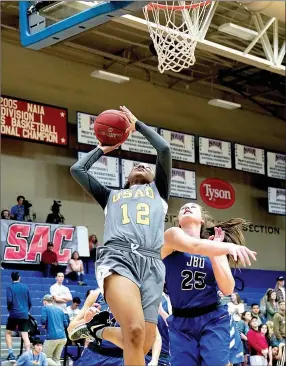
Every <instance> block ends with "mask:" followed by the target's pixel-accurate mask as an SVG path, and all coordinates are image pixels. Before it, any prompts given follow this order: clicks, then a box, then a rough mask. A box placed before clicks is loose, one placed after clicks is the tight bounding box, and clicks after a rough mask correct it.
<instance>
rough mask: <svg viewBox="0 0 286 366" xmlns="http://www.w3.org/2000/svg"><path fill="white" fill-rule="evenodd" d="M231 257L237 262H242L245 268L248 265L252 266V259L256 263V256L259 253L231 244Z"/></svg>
mask: <svg viewBox="0 0 286 366" xmlns="http://www.w3.org/2000/svg"><path fill="white" fill-rule="evenodd" d="M229 244H230V247H229V255H231V256H232V257H233V259H234V261H235V262H241V263H242V265H243V266H244V267H246V264H248V265H249V266H251V262H250V258H251V259H252V260H254V261H256V255H257V253H256V252H254V251H253V250H250V249H248V248H247V247H245V246H243V245H236V244H232V243H229Z"/></svg>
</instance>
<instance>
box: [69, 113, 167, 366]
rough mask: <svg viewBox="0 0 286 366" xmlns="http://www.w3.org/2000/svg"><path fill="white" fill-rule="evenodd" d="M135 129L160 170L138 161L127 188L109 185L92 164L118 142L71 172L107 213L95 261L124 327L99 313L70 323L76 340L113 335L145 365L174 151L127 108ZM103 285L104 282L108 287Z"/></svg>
mask: <svg viewBox="0 0 286 366" xmlns="http://www.w3.org/2000/svg"><path fill="white" fill-rule="evenodd" d="M120 109H121V111H122V112H124V113H125V115H126V116H127V117H128V118H129V121H130V128H129V130H130V131H135V130H136V131H139V132H140V133H141V134H142V135H143V136H144V137H145V138H146V139H147V140H148V141H149V142H150V143H151V145H152V146H153V147H154V148H155V149H156V150H157V154H158V155H157V162H156V172H155V174H154V172H153V171H152V169H151V167H150V165H148V164H139V165H137V166H135V167H134V168H133V169H132V171H131V172H130V174H129V177H128V188H127V187H126V188H127V189H123V190H110V189H108V188H107V187H105V186H104V185H102V184H101V183H99V182H98V181H97V180H96V179H95V178H94V177H93V176H91V175H90V174H89V172H88V171H89V169H90V167H91V166H92V165H93V164H94V163H95V162H96V161H97V160H98V159H99V158H100V157H101V156H102V155H103V154H106V153H108V152H110V151H112V150H114V149H115V148H116V147H118V145H116V146H100V145H99V146H98V147H97V148H96V149H94V150H93V151H91V152H90V153H88V154H86V155H85V156H84V157H83V158H82V159H80V160H79V161H78V162H77V163H76V164H75V165H74V166H73V167H72V168H71V174H72V175H73V177H74V178H75V179H76V180H77V181H78V183H80V184H81V185H82V186H83V188H84V189H85V190H86V191H87V192H88V193H90V194H91V195H92V196H93V197H94V198H95V199H96V200H97V202H98V203H99V204H100V205H101V207H102V208H103V210H104V213H105V228H104V247H103V248H102V251H101V252H100V253H99V257H98V260H97V262H96V277H97V282H98V284H99V286H100V288H101V291H102V292H103V287H104V295H105V298H106V300H107V303H108V305H109V307H110V309H111V312H112V313H113V314H114V317H115V318H116V319H117V321H118V322H119V323H120V325H121V328H114V327H107V328H105V329H103V328H104V327H106V326H107V325H108V319H107V316H106V315H104V313H100V314H99V315H97V316H95V317H94V319H93V321H91V322H90V323H88V324H87V325H85V324H84V325H81V326H77V327H75V328H73V329H71V328H69V336H70V338H71V339H72V340H75V339H79V338H81V337H84V336H86V335H92V336H93V337H94V338H95V339H102V338H104V339H105V340H109V341H111V342H112V343H114V344H116V345H117V346H119V347H121V348H122V349H123V354H124V363H125V365H132V366H133V365H144V364H145V363H144V354H145V353H147V352H148V351H149V349H150V348H151V346H152V344H153V342H154V337H155V332H156V323H157V317H158V308H159V304H160V301H161V295H162V290H163V283H164V278H165V267H164V264H163V262H162V260H161V256H160V250H161V246H162V243H163V239H164V221H165V215H166V212H167V207H168V205H167V202H168V199H169V193H170V181H171V167H172V160H171V153H170V147H169V145H168V144H167V143H166V141H165V140H164V139H163V138H162V137H161V136H160V135H159V134H157V133H156V132H155V131H154V130H152V129H151V128H149V127H147V126H146V125H145V124H144V123H142V122H140V121H138V120H137V118H136V117H135V116H134V115H133V114H132V113H131V112H130V111H129V110H128V109H127V108H125V107H121V108H120ZM103 285H104V286H103Z"/></svg>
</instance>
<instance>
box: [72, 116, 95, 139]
mask: <svg viewBox="0 0 286 366" xmlns="http://www.w3.org/2000/svg"><path fill="white" fill-rule="evenodd" d="M76 117H77V142H79V143H80V144H87V145H93V146H96V145H97V144H98V139H97V138H96V137H95V134H94V122H95V119H96V117H97V116H96V115H94V114H88V113H82V112H77V114H76Z"/></svg>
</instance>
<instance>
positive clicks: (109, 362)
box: [73, 348, 123, 366]
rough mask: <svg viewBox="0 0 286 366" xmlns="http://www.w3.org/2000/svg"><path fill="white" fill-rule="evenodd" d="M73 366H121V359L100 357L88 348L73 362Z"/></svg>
mask: <svg viewBox="0 0 286 366" xmlns="http://www.w3.org/2000/svg"><path fill="white" fill-rule="evenodd" d="M73 364H74V366H122V365H123V357H112V356H107V355H101V354H99V353H97V352H95V351H93V350H91V349H89V348H86V349H85V350H84V351H83V353H82V355H81V357H80V359H79V360H78V361H74V363H73Z"/></svg>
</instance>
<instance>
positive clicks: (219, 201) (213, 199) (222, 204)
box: [200, 178, 235, 209]
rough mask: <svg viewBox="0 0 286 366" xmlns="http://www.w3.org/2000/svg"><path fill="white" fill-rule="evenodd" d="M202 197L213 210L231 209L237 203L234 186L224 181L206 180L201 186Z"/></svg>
mask: <svg viewBox="0 0 286 366" xmlns="http://www.w3.org/2000/svg"><path fill="white" fill-rule="evenodd" d="M200 195H201V197H202V200H203V201H204V203H206V204H207V205H208V206H210V207H213V208H218V209H225V208H229V207H231V206H232V205H233V204H234V202H235V192H234V189H233V187H232V185H230V184H229V183H228V182H226V181H224V180H222V179H217V178H208V179H205V180H204V181H203V182H202V183H201V185H200Z"/></svg>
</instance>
